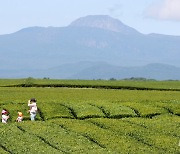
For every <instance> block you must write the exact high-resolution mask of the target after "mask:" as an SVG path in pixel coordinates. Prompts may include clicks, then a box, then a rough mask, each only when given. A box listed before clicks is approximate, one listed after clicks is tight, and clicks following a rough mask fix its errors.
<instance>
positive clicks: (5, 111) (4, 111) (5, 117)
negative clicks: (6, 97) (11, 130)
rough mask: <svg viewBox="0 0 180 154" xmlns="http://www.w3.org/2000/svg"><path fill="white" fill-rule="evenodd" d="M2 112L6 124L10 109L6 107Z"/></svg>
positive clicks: (3, 121)
mask: <svg viewBox="0 0 180 154" xmlns="http://www.w3.org/2000/svg"><path fill="white" fill-rule="evenodd" d="M1 114H2V123H4V124H6V123H7V120H8V119H9V115H8V111H7V110H6V109H3V110H2V112H1Z"/></svg>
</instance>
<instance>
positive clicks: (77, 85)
mask: <svg viewBox="0 0 180 154" xmlns="http://www.w3.org/2000/svg"><path fill="white" fill-rule="evenodd" d="M1 87H42V88H46V87H51V88H62V87H65V88H97V89H122V90H123V89H125V90H157V91H180V89H171V88H148V87H133V86H118V85H117V86H114V85H88V84H87V85H86V84H17V85H9V86H8V85H6V86H1Z"/></svg>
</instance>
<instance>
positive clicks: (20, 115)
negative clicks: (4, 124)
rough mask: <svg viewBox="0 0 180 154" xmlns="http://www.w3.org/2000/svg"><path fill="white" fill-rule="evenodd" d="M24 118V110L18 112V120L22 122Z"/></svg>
mask: <svg viewBox="0 0 180 154" xmlns="http://www.w3.org/2000/svg"><path fill="white" fill-rule="evenodd" d="M22 120H23V114H22V112H18V117H17V119H16V121H17V122H22Z"/></svg>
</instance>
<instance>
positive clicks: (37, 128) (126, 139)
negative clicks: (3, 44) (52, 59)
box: [0, 79, 180, 154]
mask: <svg viewBox="0 0 180 154" xmlns="http://www.w3.org/2000/svg"><path fill="white" fill-rule="evenodd" d="M25 80H26V79H25ZM25 80H24V81H25ZM18 82H19V81H18ZM18 82H17V83H18ZM36 82H44V83H47V82H49V83H50V82H51V83H50V84H54V83H53V82H60V81H52V80H49V79H47V80H46V79H44V80H43V81H42V80H38V81H37V80H36V79H33V83H34V84H36ZM65 82H68V81H65ZM70 82H71V81H69V83H70ZM72 82H74V83H73V84H80V83H82V84H85V81H72ZM95 82H96V81H95ZM98 82H99V83H98V84H100V83H103V82H104V81H98ZM148 82H149V81H148ZM17 83H16V84H17ZM19 83H20V82H19ZM44 83H43V84H44ZM111 83H112V85H113V84H114V83H115V84H117V83H118V81H113V82H111ZM121 83H123V81H121ZM128 83H129V82H128ZM128 83H127V84H128ZM86 84H90V82H87V83H86ZM94 84H97V83H94ZM106 84H107V82H106ZM108 84H110V83H109V82H108ZM134 84H135V83H134ZM154 84H155V83H154ZM6 85H8V84H7V83H6ZM9 85H13V82H11V83H9ZM166 86H167V85H166ZM167 87H171V85H168V86H167ZM176 88H177V87H176ZM0 93H1V98H0V109H2V108H7V109H8V110H9V112H10V117H11V119H10V120H9V121H8V124H2V123H0V132H1V133H0V153H18V154H19V153H20V154H21V153H55V154H56V153H92V154H94V153H98V154H99V153H100V154H101V153H102V154H106V153H109V154H110V153H142V154H144V153H153V154H156V153H157V154H159V153H165V154H166V153H167V154H169V153H179V146H178V144H179V139H180V135H179V134H180V130H179V124H180V117H179V115H180V110H179V109H180V95H179V92H178V91H146V90H143V91H141V90H112V89H87V88H82V89H80V88H30V87H24V88H22V87H1V88H0ZM32 97H35V98H36V99H37V105H38V108H39V113H38V116H37V121H35V122H31V121H30V118H29V113H27V110H28V109H29V107H28V106H27V101H28V100H29V99H30V98H32ZM18 111H22V112H23V114H24V117H25V119H24V121H23V122H21V123H17V122H15V119H16V118H17V112H18Z"/></svg>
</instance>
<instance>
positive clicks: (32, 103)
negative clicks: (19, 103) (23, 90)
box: [28, 98, 37, 121]
mask: <svg viewBox="0 0 180 154" xmlns="http://www.w3.org/2000/svg"><path fill="white" fill-rule="evenodd" d="M36 102H37V101H36V99H35V98H31V99H30V100H29V101H28V106H29V107H30V110H29V112H30V118H31V121H34V120H35V119H36V114H37V104H36Z"/></svg>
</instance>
